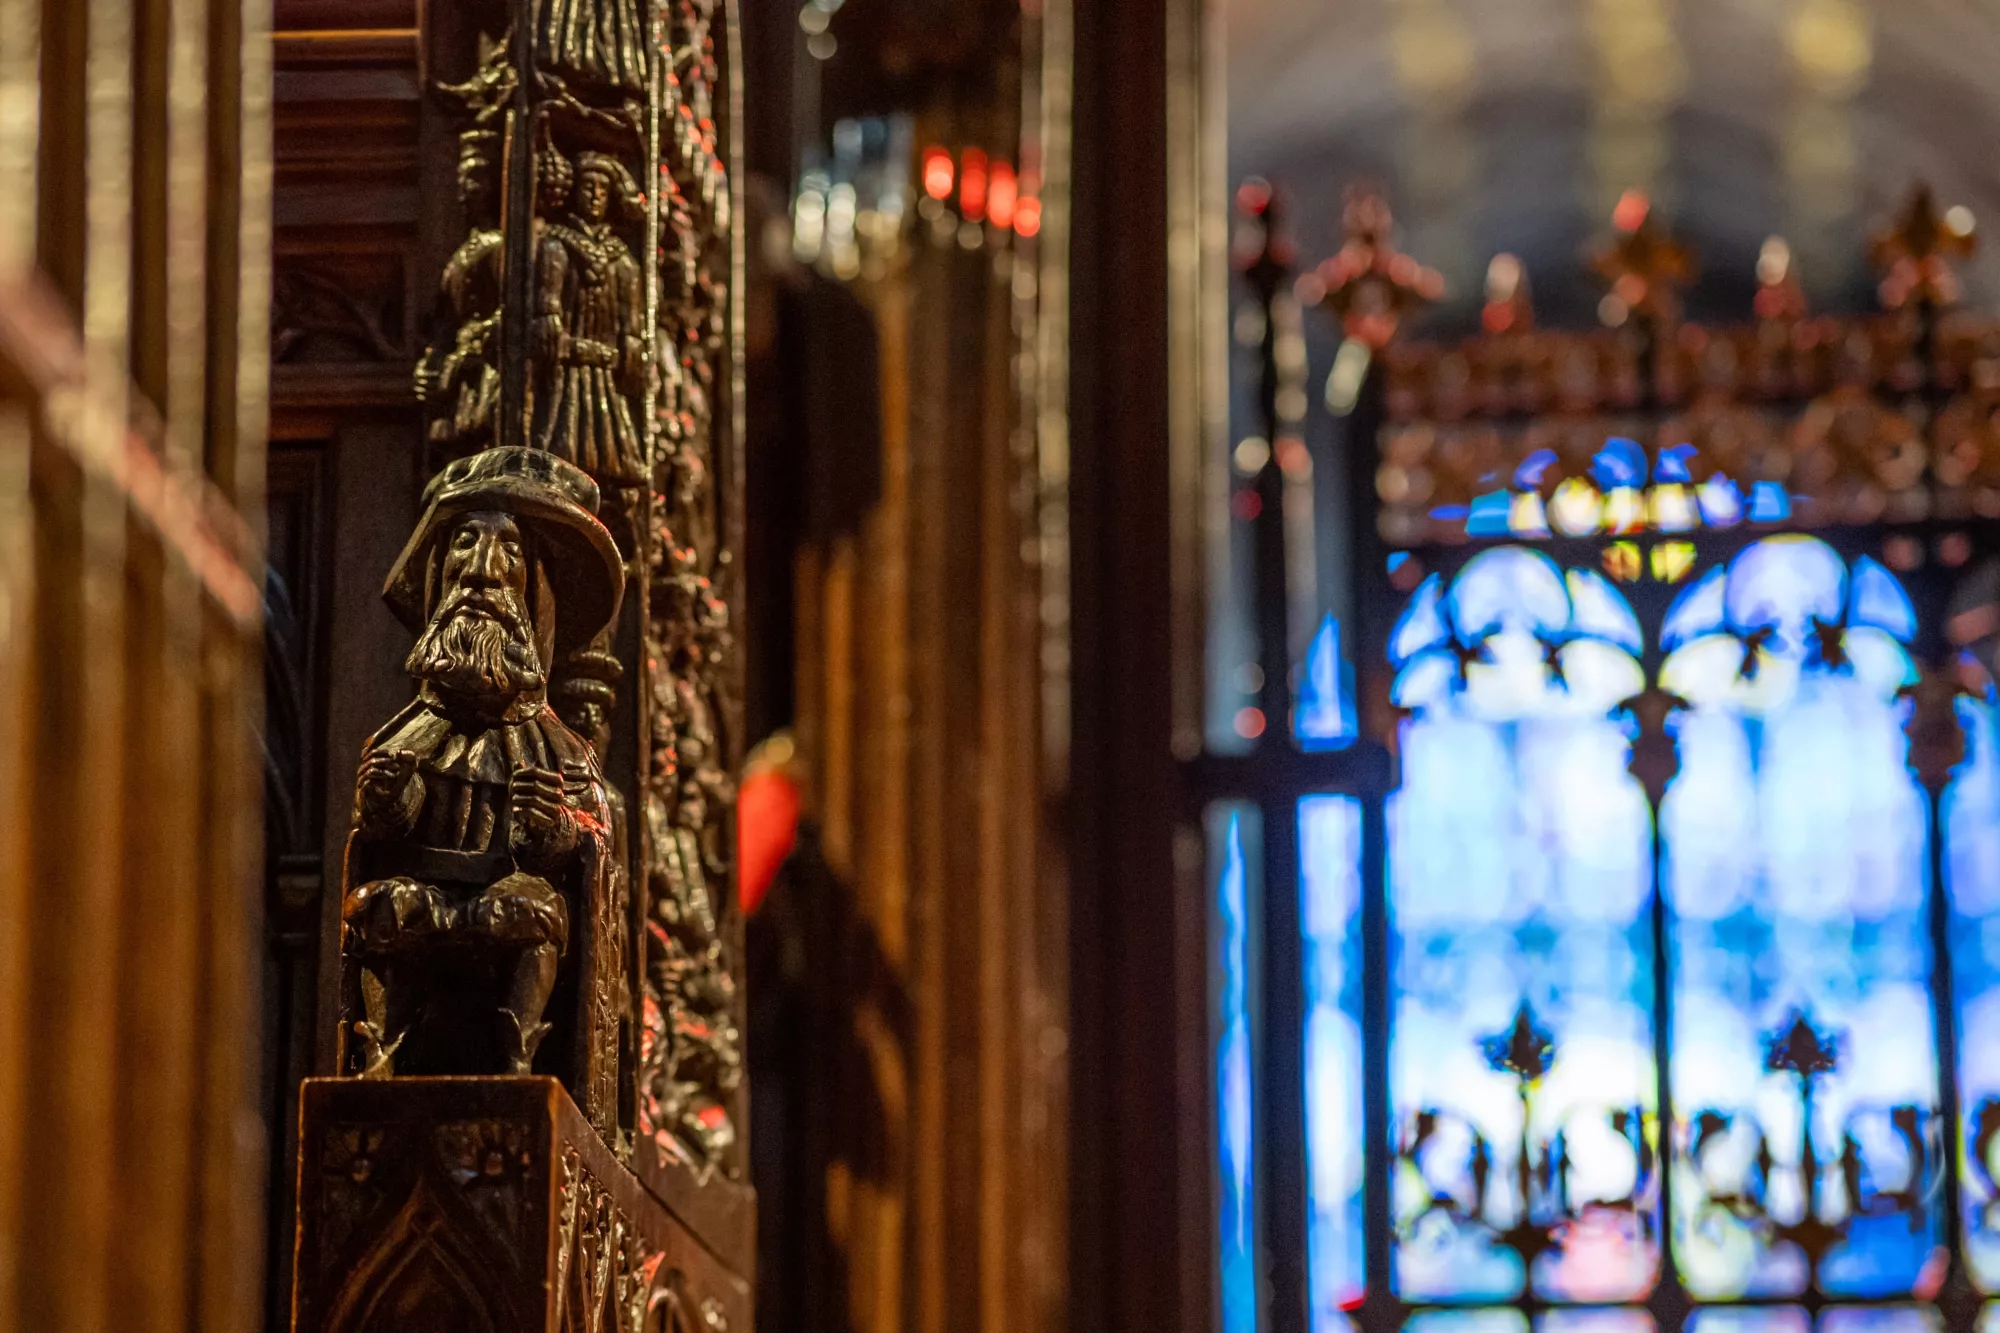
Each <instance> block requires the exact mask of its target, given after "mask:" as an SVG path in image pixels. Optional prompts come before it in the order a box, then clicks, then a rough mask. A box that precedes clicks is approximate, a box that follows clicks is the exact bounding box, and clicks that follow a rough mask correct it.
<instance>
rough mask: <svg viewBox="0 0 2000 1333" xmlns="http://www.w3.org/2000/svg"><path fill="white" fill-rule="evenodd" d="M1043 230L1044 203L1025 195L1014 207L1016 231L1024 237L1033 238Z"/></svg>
mask: <svg viewBox="0 0 2000 1333" xmlns="http://www.w3.org/2000/svg"><path fill="white" fill-rule="evenodd" d="M1041 229H1042V201H1041V200H1039V199H1037V198H1035V196H1033V195H1031V194H1030V195H1023V196H1022V197H1021V201H1020V202H1019V203H1017V204H1015V205H1014V230H1015V231H1017V232H1019V233H1020V234H1021V235H1023V236H1033V235H1034V234H1035V233H1036V232H1038V231H1040V230H1041Z"/></svg>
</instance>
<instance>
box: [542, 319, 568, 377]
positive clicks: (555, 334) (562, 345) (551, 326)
mask: <svg viewBox="0 0 2000 1333" xmlns="http://www.w3.org/2000/svg"><path fill="white" fill-rule="evenodd" d="M568 343H569V339H568V337H566V336H565V335H564V333H563V322H562V316H561V315H543V316H541V317H540V318H538V319H536V320H535V359H536V360H538V361H541V362H543V363H545V364H547V365H550V366H553V365H556V364H557V363H558V362H560V361H562V360H563V356H564V353H565V352H567V351H568Z"/></svg>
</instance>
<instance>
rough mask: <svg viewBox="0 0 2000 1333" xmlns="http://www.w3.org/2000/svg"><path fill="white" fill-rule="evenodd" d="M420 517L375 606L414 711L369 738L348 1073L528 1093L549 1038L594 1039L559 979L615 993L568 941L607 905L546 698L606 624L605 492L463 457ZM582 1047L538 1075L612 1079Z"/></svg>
mask: <svg viewBox="0 0 2000 1333" xmlns="http://www.w3.org/2000/svg"><path fill="white" fill-rule="evenodd" d="M426 498H427V501H428V504H427V508H426V510H425V513H424V516H423V519H422V520H421V521H420V523H419V524H418V527H417V531H416V533H415V534H414V535H413V536H412V537H411V539H410V543H409V545H408V547H406V548H405V550H404V552H403V555H402V557H401V559H399V561H398V562H397V566H396V569H395V571H394V572H393V573H392V574H391V575H390V577H389V582H388V585H387V587H386V588H385V589H384V595H385V597H387V599H388V601H389V603H390V605H391V607H392V608H394V609H395V610H396V611H397V613H398V615H400V616H401V617H402V618H403V619H404V620H405V621H406V622H407V623H409V624H410V625H411V626H412V628H416V629H419V630H420V632H419V634H418V637H417V641H416V644H415V646H414V647H413V648H412V649H411V650H410V654H409V657H408V659H407V661H406V663H405V666H406V668H407V670H408V671H409V673H410V675H411V676H412V677H413V678H415V680H416V681H417V683H418V691H417V697H416V698H415V699H414V700H412V701H411V703H410V704H409V706H408V707H406V708H404V709H403V710H402V711H401V712H400V713H398V714H397V715H396V716H395V717H394V718H392V719H391V720H390V721H389V723H388V724H387V725H386V726H384V727H383V728H382V729H381V730H380V731H378V732H377V733H376V734H375V735H374V736H373V737H371V738H370V739H369V741H368V744H367V747H366V748H365V750H364V752H363V755H362V759H361V765H360V769H359V772H358V774H357V776H356V781H355V797H354V826H353V831H352V834H351V835H350V837H349V840H348V853H347V875H346V891H345V895H344V898H343V902H342V925H343V930H342V961H343V973H344V981H345V987H344V991H345V994H344V999H345V1001H346V1009H347V1013H346V1015H345V1023H344V1029H345V1034H346V1035H347V1036H349V1037H351V1038H352V1040H351V1042H350V1044H349V1049H348V1056H347V1063H348V1067H349V1068H350V1070H351V1071H352V1072H356V1073H360V1074H363V1075H365V1076H374V1077H382V1076H387V1075H390V1074H394V1073H512V1074H525V1073H529V1072H531V1071H534V1070H535V1069H536V1068H537V1058H536V1057H537V1051H538V1049H539V1048H540V1046H541V1044H542V1040H543V1037H544V1036H545V1035H547V1034H548V1033H549V1032H550V1030H551V1028H552V1027H553V1026H556V1025H559V1024H563V1023H568V1024H570V1025H572V1026H575V1025H579V1024H581V1025H584V1026H588V1025H589V1023H590V1020H589V1018H588V1017H587V1015H588V1014H589V1012H590V1011H591V1009H592V1006H590V1005H588V1004H581V1003H579V1002H578V1001H577V999H576V997H575V996H574V994H573V993H572V994H569V995H566V996H559V995H558V981H559V978H560V977H561V976H562V975H564V965H565V962H566V960H567V961H569V963H570V966H569V967H568V974H569V975H571V976H574V977H578V978H580V979H581V981H580V984H586V985H588V984H594V978H596V977H598V976H599V975H600V974H601V975H603V976H607V977H610V978H616V977H618V976H620V975H621V972H620V965H619V960H617V959H609V958H606V957H604V956H602V955H603V945H604V942H603V941H597V940H583V941H576V940H573V938H572V935H573V925H581V923H587V922H589V921H591V920H593V919H595V918H596V915H597V914H596V912H595V910H594V909H595V908H597V907H598V906H600V904H598V903H597V901H596V900H597V897H598V896H600V895H602V894H604V893H608V892H612V891H613V880H612V877H611V875H610V873H609V871H610V866H611V847H610V836H611V835H610V814H609V807H608V804H607V802H606V797H605V788H604V782H603V777H602V775H601V773H600V771H599V768H598V760H597V756H596V755H595V753H594V752H593V751H592V749H591V746H590V743H589V742H588V741H586V740H585V739H584V738H583V737H580V736H578V735H577V734H576V733H575V732H573V731H571V730H570V729H569V728H568V727H567V726H565V725H564V724H563V722H562V720H561V719H560V718H559V717H557V715H556V713H555V711H554V710H553V709H552V708H551V707H550V706H549V703H548V700H547V691H546V686H547V678H548V669H549V664H550V663H552V662H554V661H556V660H557V655H558V654H560V653H564V652H567V651H570V650H573V649H574V648H576V647H578V646H580V645H582V644H587V643H589V642H590V640H591V639H592V638H593V637H594V636H595V635H596V634H597V633H598V631H599V630H601V629H603V628H604V627H605V626H606V625H608V624H610V623H612V622H613V621H614V620H615V619H616V615H617V607H618V601H619V598H620V596H621V594H622V591H623V577H624V576H623V569H622V567H621V565H620V562H619V558H618V554H617V549H616V547H615V546H614V545H613V543H612V539H611V535H610V533H609V532H608V531H607V530H606V529H605V527H604V525H603V524H602V523H600V522H599V521H598V520H597V518H596V517H595V510H596V507H597V487H596V484H595V483H593V482H592V481H591V480H590V478H589V477H587V476H585V475H584V474H583V473H582V472H581V471H579V470H578V469H577V468H575V467H573V466H571V465H570V464H568V463H566V462H564V461H562V460H561V459H558V458H554V457H552V456H551V455H549V454H546V453H542V452H540V451H537V450H532V449H522V448H506V449H490V450H487V451H485V452H483V453H479V454H474V455H472V456H470V457H468V458H464V459H461V460H459V461H458V462H455V463H453V464H452V465H451V466H450V467H448V468H446V469H445V470H444V471H443V472H442V473H440V474H439V475H438V477H437V478H436V480H434V481H433V482H432V483H431V486H430V488H429V490H428V492H427V497H426ZM579 944H580V945H581V948H579V947H577V946H578V945H579ZM571 990H572V991H573V987H572V988H571ZM552 1001H555V1003H552ZM577 1035H578V1040H577V1041H576V1042H575V1043H574V1044H573V1045H571V1046H569V1047H567V1050H568V1051H570V1052H571V1054H566V1055H564V1056H563V1057H561V1058H555V1059H550V1060H545V1061H544V1062H543V1064H544V1065H546V1066H548V1068H546V1069H545V1070H544V1072H560V1073H562V1074H564V1075H566V1076H567V1081H570V1082H571V1083H572V1086H573V1087H580V1086H582V1085H584V1084H585V1083H586V1082H588V1081H589V1077H588V1076H589V1073H590V1066H593V1065H594V1064H595V1063H597V1062H600V1061H601V1060H603V1059H607V1058H609V1059H613V1060H615V1059H616V1035H615V1033H612V1034H609V1038H608V1040H607V1038H606V1034H598V1033H591V1032H585V1031H579V1032H578V1034H577ZM593 1109H598V1108H592V1107H585V1110H586V1113H590V1112H591V1111H592V1110H593ZM593 1118H595V1117H593Z"/></svg>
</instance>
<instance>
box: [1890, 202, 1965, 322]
mask: <svg viewBox="0 0 2000 1333" xmlns="http://www.w3.org/2000/svg"><path fill="white" fill-rule="evenodd" d="M1972 229H1973V217H1972V210H1971V209H1969V208H1967V207H1965V206H1964V205H1963V204H1960V205H1957V206H1956V207H1953V208H1948V209H1946V210H1944V212H1942V213H1940V212H1939V211H1938V206H1937V196H1936V195H1935V194H1934V193H1933V192H1932V191H1931V187H1930V186H1928V185H1925V184H1923V183H1921V182H1919V183H1918V184H1916V185H1914V186H1912V187H1911V189H1910V196H1909V201H1908V202H1907V203H1905V204H1904V205H1903V211H1902V213H1901V214H1900V215H1899V216H1898V217H1897V218H1896V221H1895V222H1894V223H1893V224H1892V225H1891V226H1889V227H1888V228H1887V229H1886V230H1884V231H1881V232H1878V233H1876V235H1875V237H1874V239H1873V240H1872V241H1870V242H1869V245H1868V258H1869V261H1870V262H1871V263H1873V264H1874V265H1875V267H1876V269H1877V270H1878V271H1879V272H1880V273H1881V274H1882V285H1881V288H1880V291H1881V295H1882V304H1883V305H1884V306H1885V307H1886V308H1888V309H1890V310H1901V309H1902V308H1903V307H1904V306H1907V305H1910V304H1912V303H1914V304H1916V305H1919V306H1929V307H1932V308H1937V307H1941V306H1948V305H1951V304H1953V303H1954V302H1956V301H1957V300H1958V296H1959V283H1958V274H1957V273H1955V272H1953V271H1952V266H1951V261H1952V260H1954V259H1964V258H1967V257H1969V256H1970V255H1971V254H1972V252H1973V251H1974V250H1976V249H1977V248H1978V239H1977V238H1976V237H1975V236H1974V235H1973V234H1972Z"/></svg>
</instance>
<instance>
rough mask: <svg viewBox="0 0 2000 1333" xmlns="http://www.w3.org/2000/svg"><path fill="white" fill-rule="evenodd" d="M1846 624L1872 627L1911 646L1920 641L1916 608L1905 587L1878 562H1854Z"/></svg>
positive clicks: (1864, 559) (1864, 560) (1866, 558)
mask: <svg viewBox="0 0 2000 1333" xmlns="http://www.w3.org/2000/svg"><path fill="white" fill-rule="evenodd" d="M1849 602H1850V604H1849V606H1848V611H1847V623H1848V624H1850V625H1872V626H1874V627H1875V628H1876V629H1879V630H1884V631H1887V632H1888V633H1889V634H1891V635H1893V636H1894V637H1895V638H1898V639H1901V640H1902V641H1903V642H1904V643H1908V642H1909V641H1910V640H1911V639H1914V638H1916V637H1917V608H1916V607H1915V606H1913V605H1911V603H1910V594H1908V593H1907V592H1904V591H1903V585H1902V584H1901V583H1899V582H1897V581H1896V576H1895V575H1894V574H1891V573H1890V572H1889V571H1888V570H1887V569H1885V568H1884V567H1883V566H1882V565H1881V564H1880V563H1878V562H1877V561H1874V560H1871V559H1869V558H1868V557H1867V556H1865V555H1864V556H1862V557H1861V558H1860V559H1859V560H1856V561H1855V562H1854V591H1853V593H1852V595H1851V597H1850V599H1849Z"/></svg>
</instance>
